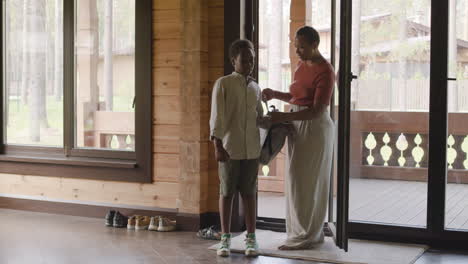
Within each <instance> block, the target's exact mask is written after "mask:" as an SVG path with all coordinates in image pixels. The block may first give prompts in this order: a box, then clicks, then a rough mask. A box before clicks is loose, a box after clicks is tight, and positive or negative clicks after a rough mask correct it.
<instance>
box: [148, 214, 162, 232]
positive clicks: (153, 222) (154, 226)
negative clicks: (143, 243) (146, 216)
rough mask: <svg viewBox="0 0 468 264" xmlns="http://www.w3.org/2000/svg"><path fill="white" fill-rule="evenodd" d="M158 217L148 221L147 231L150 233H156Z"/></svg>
mask: <svg viewBox="0 0 468 264" xmlns="http://www.w3.org/2000/svg"><path fill="white" fill-rule="evenodd" d="M159 218H160V217H159V216H152V217H151V220H150V224H149V227H148V230H150V231H158V227H159Z"/></svg>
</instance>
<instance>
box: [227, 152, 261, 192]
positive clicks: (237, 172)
mask: <svg viewBox="0 0 468 264" xmlns="http://www.w3.org/2000/svg"><path fill="white" fill-rule="evenodd" d="M218 164H219V166H218V170H219V182H220V186H219V194H220V195H222V196H224V197H229V196H232V195H234V194H235V193H236V191H239V192H240V193H241V195H253V194H255V192H256V191H257V175H258V165H259V162H258V159H250V160H246V159H245V160H228V161H226V162H219V163H218Z"/></svg>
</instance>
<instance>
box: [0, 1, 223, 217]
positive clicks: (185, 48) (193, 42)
mask: <svg viewBox="0 0 468 264" xmlns="http://www.w3.org/2000/svg"><path fill="white" fill-rule="evenodd" d="M223 16H224V1H223V0H154V22H153V23H154V24H153V27H154V36H153V37H154V59H153V60H154V65H153V67H154V69H153V73H154V85H153V103H154V107H153V120H152V122H153V125H154V127H153V130H154V131H153V152H154V168H153V169H154V171H153V175H154V176H153V178H154V182H153V183H152V184H139V183H123V182H106V181H96V180H79V179H68V178H55V177H39V176H28V175H0V180H1V184H0V195H10V196H25V197H28V198H31V197H36V198H38V199H44V198H46V199H53V200H64V201H68V202H70V201H79V202H92V203H111V204H123V205H129V206H131V205H136V206H150V207H161V208H177V209H179V212H182V213H195V214H197V213H204V212H208V211H210V212H215V211H217V199H218V181H217V171H216V163H214V162H213V159H214V158H213V153H212V147H211V145H210V143H209V141H208V133H209V128H208V119H209V109H210V96H211V89H212V86H213V82H214V81H215V80H216V79H217V78H218V77H220V76H222V74H223V61H224V60H223V54H224V51H223V40H224V39H223V38H224V17H223Z"/></svg>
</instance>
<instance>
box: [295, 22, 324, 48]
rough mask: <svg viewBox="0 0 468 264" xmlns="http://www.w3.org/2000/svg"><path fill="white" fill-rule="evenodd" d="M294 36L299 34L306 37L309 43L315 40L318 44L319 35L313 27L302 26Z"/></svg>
mask: <svg viewBox="0 0 468 264" xmlns="http://www.w3.org/2000/svg"><path fill="white" fill-rule="evenodd" d="M296 36H301V37H304V38H305V39H306V41H307V42H308V43H309V44H312V43H314V42H317V45H318V44H320V35H319V33H318V32H317V30H315V29H314V28H313V27H309V26H303V27H301V28H300V29H298V30H297V32H296Z"/></svg>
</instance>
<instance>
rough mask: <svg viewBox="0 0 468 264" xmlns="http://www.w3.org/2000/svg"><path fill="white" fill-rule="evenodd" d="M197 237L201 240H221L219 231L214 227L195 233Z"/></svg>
mask: <svg viewBox="0 0 468 264" xmlns="http://www.w3.org/2000/svg"><path fill="white" fill-rule="evenodd" d="M197 237H199V238H202V239H211V240H220V239H221V231H219V229H218V228H217V227H216V226H214V225H213V226H210V227H207V228H203V229H202V230H199V231H198V232H197Z"/></svg>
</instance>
